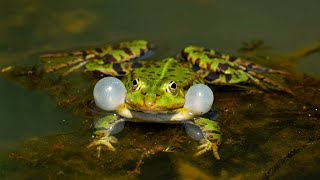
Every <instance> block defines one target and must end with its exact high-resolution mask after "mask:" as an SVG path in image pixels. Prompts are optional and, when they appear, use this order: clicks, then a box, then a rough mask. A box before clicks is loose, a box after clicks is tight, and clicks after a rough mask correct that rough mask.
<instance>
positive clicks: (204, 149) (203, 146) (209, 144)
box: [195, 139, 220, 160]
mask: <svg viewBox="0 0 320 180" xmlns="http://www.w3.org/2000/svg"><path fill="white" fill-rule="evenodd" d="M198 149H199V151H198V152H197V153H196V154H195V156H200V155H202V154H204V153H205V152H207V151H210V150H211V149H212V151H213V155H214V157H215V158H216V159H217V160H220V156H219V153H218V143H216V142H211V141H209V140H208V139H206V140H205V141H204V142H203V143H202V144H201V145H200V146H198Z"/></svg>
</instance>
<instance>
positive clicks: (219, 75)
mask: <svg viewBox="0 0 320 180" xmlns="http://www.w3.org/2000/svg"><path fill="white" fill-rule="evenodd" d="M152 51H153V45H152V44H151V43H149V42H148V41H145V40H133V41H126V42H120V43H117V44H112V45H108V46H105V47H99V48H91V49H86V50H80V51H72V52H67V53H51V54H44V55H42V58H44V59H52V58H62V57H70V56H73V57H75V58H74V59H73V60H71V61H68V62H67V63H61V64H57V65H54V66H48V67H46V68H45V71H46V72H47V73H50V72H55V71H58V70H60V69H64V68H67V67H69V69H67V70H66V71H64V73H63V74H62V76H66V75H68V74H69V73H71V72H73V71H75V70H77V69H79V68H81V67H84V69H85V70H86V71H90V72H99V73H102V74H103V75H105V76H107V77H104V78H102V79H100V80H99V81H98V82H97V83H96V85H95V87H94V89H93V97H94V102H95V104H96V106H98V107H99V108H100V109H102V110H104V111H107V112H112V113H111V114H110V113H109V114H108V115H106V116H105V117H102V118H100V119H98V120H96V121H95V122H94V139H93V140H92V142H91V143H89V145H88V146H87V147H88V148H96V150H97V156H98V157H100V153H101V150H102V148H103V149H106V150H110V151H115V147H114V144H115V143H117V142H118V141H117V139H116V138H115V137H114V135H115V134H117V133H119V132H121V131H122V129H123V128H124V124H125V122H127V121H131V122H151V123H168V124H182V125H183V126H184V127H185V129H186V132H187V134H188V135H189V136H190V137H191V138H192V139H194V140H196V141H198V142H199V146H198V148H197V151H196V152H195V156H200V155H202V154H204V153H206V152H208V151H212V154H213V156H214V157H215V159H217V160H219V159H220V155H219V153H218V148H219V146H220V145H221V142H222V141H221V136H222V133H221V128H220V125H219V122H218V121H217V120H216V119H212V118H208V117H206V116H205V115H206V114H208V113H210V112H211V109H212V105H213V101H214V95H213V91H212V89H211V88H210V87H209V86H208V85H238V84H243V83H248V82H253V83H254V84H256V85H257V86H258V87H259V88H261V89H263V90H269V89H275V90H278V91H282V92H285V93H288V94H292V91H291V90H290V89H288V88H285V87H283V86H282V85H281V84H279V83H277V82H275V81H273V80H271V79H268V78H267V77H265V76H263V75H261V73H272V74H279V75H287V74H288V73H287V72H285V71H281V70H275V69H271V68H266V67H263V66H260V65H257V64H254V63H252V62H250V61H247V60H245V59H243V58H241V57H236V56H232V55H229V54H227V53H221V52H218V51H216V50H213V49H209V48H206V47H201V46H195V45H190V46H187V47H185V48H183V49H182V51H181V52H180V53H179V54H178V55H177V56H175V57H174V56H173V57H168V58H164V59H160V60H153V59H150V57H147V58H146V59H143V58H141V57H144V56H148V53H149V52H152ZM119 78H120V79H119ZM207 84H208V85H207Z"/></svg>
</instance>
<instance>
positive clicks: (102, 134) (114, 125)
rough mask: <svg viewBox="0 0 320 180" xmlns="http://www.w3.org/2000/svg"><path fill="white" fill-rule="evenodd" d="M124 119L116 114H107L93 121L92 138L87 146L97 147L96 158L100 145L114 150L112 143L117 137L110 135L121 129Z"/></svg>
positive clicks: (98, 154)
mask: <svg viewBox="0 0 320 180" xmlns="http://www.w3.org/2000/svg"><path fill="white" fill-rule="evenodd" d="M124 121H125V119H124V118H122V117H120V116H117V115H107V116H105V117H103V118H101V119H98V120H97V121H95V123H94V140H93V141H92V142H91V143H90V144H89V145H88V146H87V148H91V147H97V157H98V158H99V157H100V153H101V149H102V147H106V148H107V149H108V150H111V151H115V148H114V147H113V146H112V144H114V143H116V142H117V139H116V138H115V137H114V136H112V135H114V134H117V133H119V132H120V131H122V130H123V128H124Z"/></svg>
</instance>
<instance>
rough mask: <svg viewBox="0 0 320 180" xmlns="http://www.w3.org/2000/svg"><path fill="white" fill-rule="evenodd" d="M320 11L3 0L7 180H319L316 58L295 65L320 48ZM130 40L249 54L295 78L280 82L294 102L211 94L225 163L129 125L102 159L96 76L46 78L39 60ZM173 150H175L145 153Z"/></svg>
mask: <svg viewBox="0 0 320 180" xmlns="http://www.w3.org/2000/svg"><path fill="white" fill-rule="evenodd" d="M319 6H320V2H319V1H316V0H309V1H297V0H292V1H290V2H289V1H283V2H279V1H268V2H260V1H250V0H243V1H241V2H240V1H237V2H236V1H231V0H224V1H221V0H162V1H150V0H149V1H147V0H136V1H125V2H123V1H116V0H107V1H105V0H92V1H88V2H84V1H83V2H81V3H79V1H75V0H69V1H67V2H57V1H56V2H54V3H53V2H52V1H39V0H12V1H7V2H0V10H1V11H0V15H1V16H0V38H1V41H0V69H2V68H5V67H8V66H11V67H13V70H12V71H10V70H9V71H8V72H2V73H1V76H0V93H1V94H2V95H1V101H2V103H1V105H0V115H1V118H0V123H1V126H0V153H1V154H0V179H35V178H42V179H59V178H62V179H63V178H66V179H70V178H72V179H74V178H86V177H95V178H97V179H102V178H105V179H109V178H110V179H112V178H123V179H128V178H130V179H131V178H132V179H150V178H154V179H163V178H169V179H187V178H190V179H214V178H220V179H230V178H237V179H244V178H250V179H261V178H264V179H269V178H271V179H272V178H274V179H280V178H287V179H288V178H305V177H307V178H316V177H319V176H320V171H319V169H318V168H317V167H318V165H319V163H320V158H319V157H320V156H319V155H320V154H319V152H318V149H319V146H320V143H319V139H320V131H319V127H320V122H319V117H320V116H319V108H320V101H319V97H320V81H319V78H320V71H319V67H320V61H319V58H320V55H319V53H318V52H316V53H313V54H311V55H310V56H307V57H305V58H299V59H296V58H293V57H295V56H290V55H294V53H290V52H301V51H296V50H299V49H302V48H306V47H311V48H312V47H314V46H313V45H315V43H317V42H318V43H319V40H320V34H319V32H320V24H319V23H317V22H318V21H319V18H320V12H319V8H318V7H319ZM133 39H145V40H148V41H150V42H152V43H153V44H155V46H156V48H155V51H154V57H155V58H156V59H161V58H164V57H168V56H174V55H176V54H177V52H179V51H180V50H181V49H182V48H183V47H185V46H187V45H189V44H196V45H201V46H206V47H210V48H214V49H218V50H222V51H224V52H228V53H231V54H235V55H247V56H250V57H252V60H253V61H255V62H257V63H260V64H262V65H265V66H271V67H273V68H276V69H284V70H287V71H289V72H291V73H292V76H291V77H285V78H283V79H280V81H281V82H282V83H285V84H286V86H288V87H290V88H291V89H292V90H293V91H294V92H295V93H296V96H295V97H290V96H288V95H285V94H282V93H277V92H272V93H269V92H261V91H254V90H252V91H244V90H239V89H237V88H235V89H233V88H216V92H215V98H216V100H215V103H214V110H215V111H216V112H217V113H218V114H219V116H220V121H221V122H220V124H221V128H222V132H223V143H222V145H221V147H220V149H219V152H220V156H221V160H220V161H217V160H215V159H214V157H213V155H212V154H211V153H206V154H205V155H203V156H200V157H197V158H195V157H193V156H192V154H193V153H194V152H195V149H196V147H197V143H196V142H194V141H193V140H192V139H190V138H189V137H188V136H187V135H186V133H185V132H184V131H183V128H182V127H180V126H178V125H162V124H161V125H159V124H140V123H138V124H136V123H128V124H127V125H126V127H125V129H124V131H122V132H121V133H119V134H118V135H117V138H118V140H119V142H118V144H116V145H115V146H116V147H117V149H118V151H116V152H106V151H104V152H103V156H102V157H103V158H102V159H97V158H95V157H94V152H93V150H92V149H87V148H86V146H87V145H88V144H89V143H90V140H91V135H92V127H91V124H92V121H93V119H95V118H96V114H97V113H101V112H96V110H95V109H94V108H93V107H92V106H93V105H92V102H91V100H92V88H93V86H94V83H95V82H96V81H97V80H98V78H97V77H94V76H91V75H90V74H83V73H81V71H78V72H76V73H74V74H71V75H70V76H68V77H66V78H65V79H63V80H61V81H59V80H57V79H54V78H55V77H51V76H50V75H49V77H47V76H45V75H44V76H42V74H41V73H39V69H41V66H42V65H43V64H41V63H40V59H39V55H40V54H42V53H45V52H57V51H65V50H74V49H83V48H86V47H99V46H100V45H105V44H109V43H116V42H121V41H125V40H133ZM253 40H256V42H257V41H258V40H263V42H264V44H263V47H265V48H266V49H267V51H259V52H254V53H253V54H246V53H244V52H243V51H239V49H240V48H242V47H244V46H245V45H244V44H243V43H244V42H251V41H253ZM255 53H256V54H255ZM259 53H261V54H259ZM296 54H298V53H296ZM260 55H261V56H260ZM260 57H270V58H269V60H270V61H266V59H268V58H260ZM286 57H287V58H286ZM40 74H41V76H40ZM253 87H254V86H253ZM253 89H256V88H253ZM92 112H93V113H92ZM170 140H171V141H170ZM168 141H170V144H171V145H172V146H174V147H175V149H174V151H173V152H170V153H169V152H168V153H167V152H161V153H155V154H154V155H150V156H146V155H145V152H147V151H148V150H150V149H152V148H154V147H155V144H156V145H159V146H161V145H163V146H167V145H168ZM140 160H141V161H143V163H142V164H141V165H139V167H137V164H139V161H140ZM135 169H136V170H137V169H138V171H134V170H135Z"/></svg>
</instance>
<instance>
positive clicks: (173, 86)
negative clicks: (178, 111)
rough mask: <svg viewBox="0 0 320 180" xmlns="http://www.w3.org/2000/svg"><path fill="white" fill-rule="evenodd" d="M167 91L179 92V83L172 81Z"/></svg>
mask: <svg viewBox="0 0 320 180" xmlns="http://www.w3.org/2000/svg"><path fill="white" fill-rule="evenodd" d="M166 90H167V92H168V93H171V94H176V93H177V84H176V83H175V82H174V81H170V82H169V83H168V85H167V89H166Z"/></svg>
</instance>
